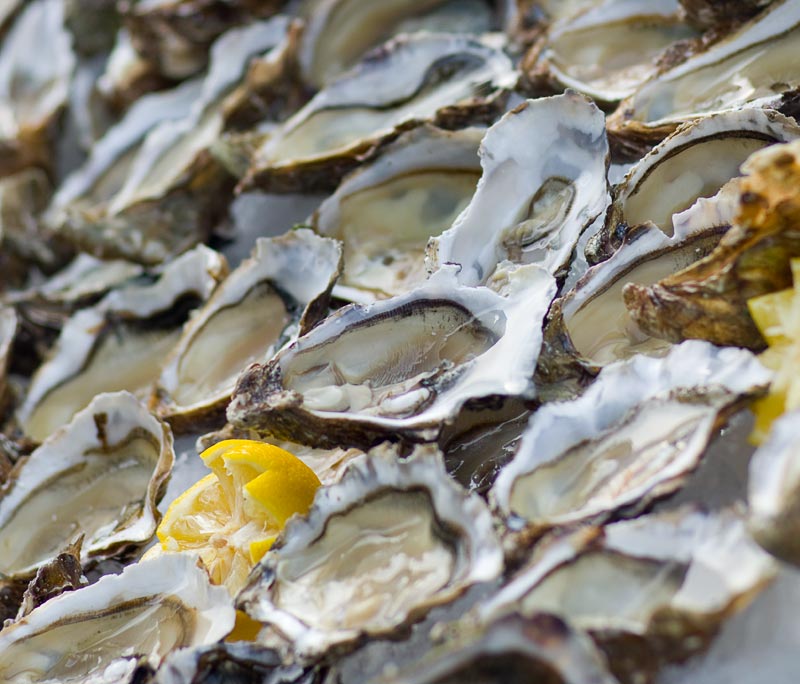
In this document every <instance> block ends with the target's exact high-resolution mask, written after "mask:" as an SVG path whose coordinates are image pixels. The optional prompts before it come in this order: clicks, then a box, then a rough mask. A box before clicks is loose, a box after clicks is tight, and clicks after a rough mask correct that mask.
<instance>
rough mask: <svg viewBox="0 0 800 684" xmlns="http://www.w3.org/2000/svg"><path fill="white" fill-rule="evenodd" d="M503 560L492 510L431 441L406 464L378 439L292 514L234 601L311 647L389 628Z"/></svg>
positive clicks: (292, 644) (482, 578)
mask: <svg viewBox="0 0 800 684" xmlns="http://www.w3.org/2000/svg"><path fill="white" fill-rule="evenodd" d="M502 567H503V559H502V552H501V550H500V545H499V542H498V541H497V539H496V537H495V535H494V532H493V530H492V520H491V516H490V515H489V511H488V509H487V508H486V507H485V504H484V503H483V501H482V500H481V499H480V498H479V497H478V496H477V495H475V494H467V493H466V492H465V491H464V490H462V489H461V488H460V487H459V486H458V485H456V484H455V483H454V482H453V481H452V480H451V479H450V478H449V476H448V475H447V473H446V472H445V470H444V466H443V464H442V462H441V455H440V454H439V453H438V451H437V450H436V448H435V447H431V446H423V447H417V449H416V451H415V452H414V453H413V454H412V455H411V456H410V457H409V458H408V459H407V460H403V461H400V460H399V458H398V455H397V453H395V451H394V450H393V449H392V448H389V447H388V446H386V445H383V446H380V447H377V448H376V449H374V450H373V451H371V452H370V453H369V454H367V455H366V456H365V457H363V458H360V459H357V460H355V461H353V462H352V463H351V464H350V466H349V468H348V469H347V472H346V473H345V475H344V477H343V478H342V480H341V481H340V482H339V483H338V484H335V485H332V486H330V487H325V488H322V489H320V490H319V492H318V494H317V497H316V499H315V500H314V505H313V507H312V509H311V511H310V512H309V514H308V516H307V517H306V518H294V519H292V520H290V521H289V523H288V525H287V527H286V529H285V531H284V533H283V534H282V535H281V537H280V538H279V540H278V541H277V542H276V544H275V545H274V546H273V547H272V549H271V550H270V552H269V553H268V554H267V555H266V556H265V558H264V560H263V561H262V562H261V564H260V565H259V566H257V568H256V569H255V570H254V572H253V574H252V575H251V577H250V580H249V583H248V585H247V586H245V588H244V589H243V590H242V592H241V593H240V594H239V597H238V603H239V604H240V606H241V607H242V608H243V609H244V610H245V611H246V612H247V613H248V614H249V615H250V616H251V617H254V618H256V619H257V620H259V621H260V622H263V623H266V624H267V626H268V628H267V630H265V631H266V632H267V633H266V634H262V637H261V639H262V640H264V639H267V640H270V641H276V643H278V644H282V646H283V647H285V648H286V647H288V648H290V649H291V651H292V652H293V653H296V654H298V655H300V656H301V657H308V656H316V655H321V654H322V653H324V652H325V651H327V650H328V649H329V648H331V647H332V646H336V645H340V646H341V645H343V644H346V643H353V642H355V641H356V640H358V639H359V638H362V637H364V636H377V635H390V634H392V633H394V632H396V631H397V630H398V629H399V628H400V627H402V626H404V625H407V624H409V623H411V622H413V621H414V620H417V619H419V618H420V617H422V616H423V615H425V613H427V612H428V611H429V610H430V609H431V608H432V607H434V606H436V605H439V604H441V603H445V602H448V601H452V600H453V599H454V598H456V597H457V596H458V595H460V594H461V593H463V592H464V591H465V590H466V589H467V588H468V587H469V586H471V585H472V584H475V583H478V582H487V581H490V580H493V579H495V578H496V577H497V576H498V575H499V574H500V572H501V571H502ZM333 587H335V589H333Z"/></svg>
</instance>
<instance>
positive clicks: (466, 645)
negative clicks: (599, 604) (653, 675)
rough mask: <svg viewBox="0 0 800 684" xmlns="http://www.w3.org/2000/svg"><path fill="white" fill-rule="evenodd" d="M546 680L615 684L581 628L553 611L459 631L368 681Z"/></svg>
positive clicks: (386, 683)
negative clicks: (394, 670) (414, 659)
mask: <svg viewBox="0 0 800 684" xmlns="http://www.w3.org/2000/svg"><path fill="white" fill-rule="evenodd" d="M455 682H481V683H482V684H484V683H486V684H488V683H489V682H547V683H548V684H617V680H616V679H615V678H614V677H613V676H612V675H611V674H610V673H609V672H608V671H607V670H606V665H605V662H604V660H603V656H602V655H601V654H599V653H598V651H597V649H596V647H595V646H594V645H593V644H592V642H591V641H590V640H589V639H588V638H587V637H586V636H585V635H584V634H582V633H581V632H580V631H578V630H574V629H572V628H571V627H569V625H567V624H566V623H565V622H564V621H563V620H561V619H559V618H557V617H556V616H555V615H546V614H544V613H539V614H537V615H534V616H532V617H530V618H523V617H522V616H520V615H507V616H504V617H501V618H499V619H498V620H496V621H495V622H493V623H491V624H490V625H487V626H481V628H480V629H476V630H473V631H468V630H462V631H459V632H458V633H457V634H456V636H455V637H453V638H451V639H448V640H447V641H446V642H445V643H443V644H440V645H437V647H436V648H435V649H434V650H433V651H432V652H431V653H430V654H429V655H427V656H426V657H424V658H423V659H422V660H420V661H419V662H417V663H414V664H413V665H410V666H408V667H406V668H404V669H402V670H401V671H400V672H398V673H397V674H391V675H386V676H383V677H379V678H378V679H376V680H371V681H370V684H455Z"/></svg>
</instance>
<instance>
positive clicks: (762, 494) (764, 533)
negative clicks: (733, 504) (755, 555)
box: [747, 411, 800, 565]
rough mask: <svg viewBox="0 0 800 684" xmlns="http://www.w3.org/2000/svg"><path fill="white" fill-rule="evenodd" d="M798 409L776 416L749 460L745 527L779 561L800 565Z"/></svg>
mask: <svg viewBox="0 0 800 684" xmlns="http://www.w3.org/2000/svg"><path fill="white" fill-rule="evenodd" d="M798 419H800V411H793V412H791V413H787V414H785V415H784V416H783V417H781V418H779V419H778V420H777V421H776V422H775V423H774V425H773V427H772V430H771V431H770V435H769V437H768V438H767V441H766V442H765V443H764V444H763V445H762V446H761V447H760V448H759V449H758V451H756V453H755V454H754V455H753V458H752V459H751V461H750V478H749V480H748V492H747V500H748V504H749V507H750V510H749V519H748V527H749V529H750V534H752V535H753V538H754V539H755V540H756V541H757V542H758V543H759V544H761V546H763V547H764V548H765V549H766V550H767V551H769V552H770V553H772V554H773V555H775V556H777V557H778V558H781V559H782V560H785V561H788V562H790V563H794V564H795V565H800V545H798V539H800V537H799V536H798V529H800V528H799V527H798V525H800V510H798V506H799V505H800V489H799V488H800V473H798V470H797V465H798V463H800V460H799V459H798V458H797V453H798V445H800V420H798Z"/></svg>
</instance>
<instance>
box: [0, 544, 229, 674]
mask: <svg viewBox="0 0 800 684" xmlns="http://www.w3.org/2000/svg"><path fill="white" fill-rule="evenodd" d="M234 618H235V612H234V609H233V606H232V605H231V602H230V598H229V597H228V594H227V592H226V591H225V588H224V587H215V586H212V585H211V584H210V583H209V581H208V576H207V575H206V573H205V571H204V570H203V569H201V568H200V567H198V566H197V562H196V560H195V558H194V557H193V556H191V555H185V554H167V555H164V556H161V557H160V558H156V559H154V560H150V561H146V562H143V563H137V564H135V565H130V566H128V567H127V568H125V570H124V571H123V572H122V574H120V575H107V576H106V577H103V578H101V579H100V580H99V581H98V582H97V583H96V584H93V585H91V586H88V587H85V588H83V589H78V590H77V591H73V592H69V593H66V594H62V595H61V596H59V597H57V598H54V599H52V600H50V601H48V602H47V603H45V604H44V605H42V606H40V607H38V608H36V609H35V610H34V611H33V612H32V613H30V614H29V615H27V616H26V617H24V618H22V619H21V620H19V621H18V622H16V623H14V624H13V625H11V626H9V627H6V628H5V629H4V630H3V631H2V632H0V679H2V681H3V682H7V683H8V684H30V683H31V682H40V683H41V684H56V683H57V684H68V683H69V684H79V683H80V684H90V683H91V682H94V683H95V684H96V683H97V682H103V683H104V684H127V683H128V682H131V680H132V676H133V674H134V672H135V670H136V667H137V666H138V665H139V664H140V663H139V660H140V658H141V660H142V662H143V663H144V664H147V665H149V666H150V667H151V668H153V669H155V668H156V667H158V665H159V664H160V663H161V660H162V659H163V658H164V656H166V655H167V653H169V652H170V651H173V650H174V649H177V648H184V647H189V646H199V645H202V644H209V643H213V642H215V641H218V640H219V639H221V638H222V637H224V636H225V635H226V634H227V633H228V632H229V631H230V630H231V628H232V627H233V623H234Z"/></svg>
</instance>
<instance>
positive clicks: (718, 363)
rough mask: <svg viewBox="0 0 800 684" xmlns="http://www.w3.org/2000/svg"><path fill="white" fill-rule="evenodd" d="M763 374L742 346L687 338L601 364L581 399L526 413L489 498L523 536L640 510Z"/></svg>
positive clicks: (675, 477) (684, 467) (678, 478)
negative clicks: (659, 350) (659, 352)
mask: <svg viewBox="0 0 800 684" xmlns="http://www.w3.org/2000/svg"><path fill="white" fill-rule="evenodd" d="M770 375H771V374H770V373H769V371H767V370H766V369H765V368H764V367H763V366H761V364H759V362H758V361H757V360H756V358H755V356H753V355H752V354H751V353H749V352H747V351H745V350H739V349H717V348H715V347H712V346H711V345H709V344H705V343H689V342H687V343H684V344H682V345H680V346H679V347H675V348H674V349H672V350H671V351H670V353H669V354H667V355H666V356H664V357H663V358H649V357H646V356H635V357H633V358H631V359H630V360H628V361H626V362H620V363H617V364H613V365H611V366H607V367H606V368H604V369H603V370H602V372H601V373H600V375H599V376H598V378H597V380H596V381H595V382H594V383H593V384H592V385H591V386H590V387H589V389H587V390H586V392H585V393H584V394H583V395H581V396H580V397H579V398H577V399H575V400H573V401H568V402H553V403H549V404H546V405H545V406H543V407H542V408H540V409H539V410H538V411H537V412H536V413H534V414H533V416H532V417H531V421H530V423H529V424H528V428H527V429H526V430H525V432H524V433H523V437H522V442H521V443H520V446H519V448H518V449H517V453H516V455H515V456H514V458H513V460H512V461H511V463H509V464H508V465H507V466H505V467H504V468H503V469H502V470H501V471H500V475H499V476H498V478H497V481H496V483H495V485H494V487H493V488H492V490H491V497H492V500H493V502H494V503H495V505H496V506H497V507H498V508H499V510H500V513H501V514H502V515H503V516H504V518H506V522H507V524H508V525H509V527H510V528H511V529H513V530H515V531H524V534H525V536H528V535H530V534H540V533H541V532H542V531H543V530H544V529H546V528H548V527H551V526H554V525H564V524H568V523H573V522H578V521H581V520H586V519H595V520H598V519H599V520H602V519H605V518H607V517H608V516H609V515H612V514H613V513H614V512H616V511H619V510H620V509H622V508H625V507H628V508H632V509H633V510H640V509H641V508H643V507H645V506H647V505H648V504H649V503H650V502H651V501H652V500H653V499H654V498H655V497H658V496H664V495H666V494H669V493H671V492H673V491H675V489H677V488H678V487H680V485H681V483H682V482H683V480H684V479H685V478H686V476H687V475H688V474H689V473H690V472H691V471H692V470H693V469H694V468H695V467H696V466H697V464H698V462H699V460H700V458H701V456H702V455H703V452H704V451H705V449H706V446H707V444H708V442H709V441H710V440H711V438H712V436H713V435H714V432H715V430H716V429H717V428H718V427H719V423H720V422H723V421H724V420H725V415H726V413H727V412H729V411H730V410H731V409H732V407H733V406H735V405H736V404H737V403H740V402H741V401H742V399H743V398H744V397H746V396H747V395H748V394H752V393H754V392H756V391H758V390H761V389H763V388H764V387H765V386H766V385H768V384H769V381H770Z"/></svg>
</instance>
